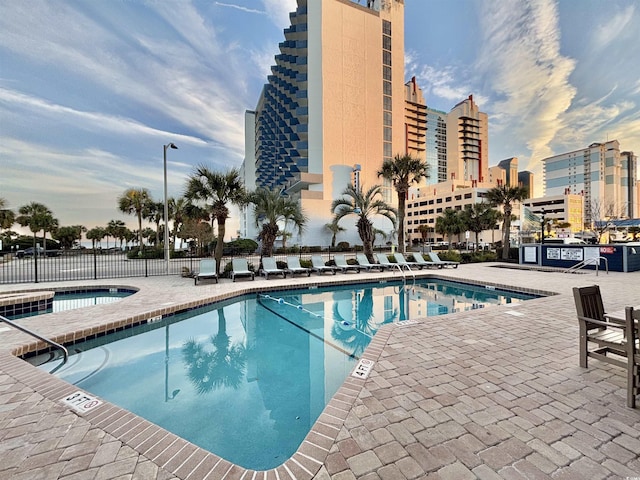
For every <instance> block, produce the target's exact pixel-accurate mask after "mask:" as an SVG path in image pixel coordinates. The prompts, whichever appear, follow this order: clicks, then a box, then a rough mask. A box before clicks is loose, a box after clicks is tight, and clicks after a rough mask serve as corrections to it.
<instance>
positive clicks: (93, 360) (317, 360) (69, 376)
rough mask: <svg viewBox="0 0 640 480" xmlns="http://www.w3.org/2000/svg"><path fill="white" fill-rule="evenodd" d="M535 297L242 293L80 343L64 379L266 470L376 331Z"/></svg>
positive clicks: (442, 288) (408, 291) (391, 287)
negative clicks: (414, 321)
mask: <svg viewBox="0 0 640 480" xmlns="http://www.w3.org/2000/svg"><path fill="white" fill-rule="evenodd" d="M527 298H532V297H531V296H528V295H522V294H517V293H514V292H504V291H499V290H494V289H491V288H487V287H477V286H466V285H461V284H455V283H452V282H436V281H432V280H429V281H421V282H420V283H419V284H416V285H415V286H412V287H411V288H407V287H403V286H402V285H399V284H394V283H386V282H385V283H380V284H363V285H355V286H354V285H350V286H339V287H336V286H334V287H332V288H331V289H320V288H315V289H314V288H313V287H312V288H311V289H309V288H308V289H304V290H291V291H282V292H277V293H269V294H266V295H261V294H260V295H255V294H254V295H246V296H243V297H240V298H238V299H235V300H232V301H225V302H219V303H216V304H213V305H210V306H207V307H202V308H198V309H195V310H191V311H187V312H183V313H180V314H177V315H173V316H169V317H166V318H164V319H162V320H159V321H156V322H153V323H149V324H146V325H141V326H138V327H135V328H131V329H129V330H126V331H122V332H118V333H115V334H112V335H109V336H105V337H102V338H100V339H96V340H91V341H87V342H84V343H83V344H77V345H75V346H74V347H71V348H70V350H71V351H72V353H73V352H75V355H72V357H71V358H70V360H69V362H68V364H67V365H65V366H63V367H62V368H60V369H59V370H58V371H57V372H56V375H57V376H59V377H61V378H63V379H64V380H66V381H68V382H70V383H72V384H75V385H77V386H79V387H81V388H82V389H84V390H86V391H87V392H90V393H93V394H95V395H98V396H100V397H102V398H104V399H106V400H109V401H111V402H112V403H114V404H116V405H119V406H120V407H122V408H125V409H127V410H129V411H132V412H134V413H136V414H138V415H140V416H142V417H144V418H146V419H148V420H149V421H151V422H153V423H156V424H157V425H160V426H161V427H163V428H165V429H167V430H169V431H171V432H173V433H175V434H177V435H179V436H181V437H183V438H185V439H187V440H189V441H191V442H192V443H194V444H196V445H199V446H200V447H202V448H204V449H206V450H209V451H211V452H213V453H215V454H217V455H219V456H221V457H222V458H224V459H226V460H228V461H230V462H232V463H235V464H237V465H240V466H243V467H245V468H250V469H255V470H265V469H269V468H274V467H276V466H278V465H280V464H282V463H283V462H284V461H286V460H287V459H288V458H289V457H290V456H291V455H292V454H293V453H294V452H295V451H296V449H297V448H298V446H299V445H300V443H301V441H302V440H303V439H304V437H305V435H306V434H307V433H308V432H309V430H310V428H311V427H312V426H313V424H314V422H315V421H316V419H317V418H318V416H319V415H320V413H321V412H322V411H323V409H324V407H325V405H326V404H327V403H328V401H329V400H330V399H331V398H332V397H333V395H334V394H335V392H336V391H337V390H338V388H339V387H340V386H341V385H342V383H343V382H344V380H345V378H346V377H347V376H348V375H349V374H350V372H351V371H352V370H353V368H354V366H355V365H356V362H357V360H358V358H359V357H360V356H361V354H362V352H363V351H364V350H365V348H366V346H367V345H368V344H369V342H370V341H371V338H372V337H373V335H374V334H375V332H376V331H377V330H378V329H379V328H380V326H382V325H384V324H386V323H391V322H399V321H404V320H411V319H414V318H419V317H425V316H431V315H440V314H443V313H449V312H452V311H459V310H466V309H475V308H485V307H487V306H490V305H498V304H511V303H516V302H520V301H522V300H525V299H527ZM51 367H52V365H51V364H48V365H46V368H47V369H50V368H51Z"/></svg>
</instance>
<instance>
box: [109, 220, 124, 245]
mask: <svg viewBox="0 0 640 480" xmlns="http://www.w3.org/2000/svg"><path fill="white" fill-rule="evenodd" d="M126 230H127V226H126V225H125V223H124V222H123V221H122V220H109V223H108V224H107V228H106V229H105V233H106V234H107V236H108V237H113V239H114V242H113V243H114V245H115V240H120V248H122V241H123V240H124V237H125V231H126ZM107 248H109V241H108V240H107Z"/></svg>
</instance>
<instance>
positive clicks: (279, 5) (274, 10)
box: [262, 0, 297, 29]
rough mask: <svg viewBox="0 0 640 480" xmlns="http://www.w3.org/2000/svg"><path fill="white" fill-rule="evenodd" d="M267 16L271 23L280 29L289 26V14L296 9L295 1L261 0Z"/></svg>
mask: <svg viewBox="0 0 640 480" xmlns="http://www.w3.org/2000/svg"><path fill="white" fill-rule="evenodd" d="M262 1H263V3H264V8H265V10H266V12H267V15H268V16H269V18H270V19H271V21H272V22H273V23H274V24H275V25H276V26H278V27H280V28H283V29H284V28H286V27H288V26H289V25H291V22H290V21H289V13H290V12H293V11H295V10H296V8H297V2H296V0H262Z"/></svg>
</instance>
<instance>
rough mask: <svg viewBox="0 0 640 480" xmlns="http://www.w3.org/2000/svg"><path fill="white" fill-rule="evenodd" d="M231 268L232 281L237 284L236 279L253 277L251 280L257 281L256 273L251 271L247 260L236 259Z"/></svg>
mask: <svg viewBox="0 0 640 480" xmlns="http://www.w3.org/2000/svg"><path fill="white" fill-rule="evenodd" d="M231 266H232V268H231V281H233V282H235V281H236V277H251V280H255V278H256V277H255V273H253V272H252V271H251V270H249V265H248V264H247V259H246V258H234V259H233V260H232V261H231Z"/></svg>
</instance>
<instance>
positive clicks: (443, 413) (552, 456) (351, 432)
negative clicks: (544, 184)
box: [0, 265, 640, 480]
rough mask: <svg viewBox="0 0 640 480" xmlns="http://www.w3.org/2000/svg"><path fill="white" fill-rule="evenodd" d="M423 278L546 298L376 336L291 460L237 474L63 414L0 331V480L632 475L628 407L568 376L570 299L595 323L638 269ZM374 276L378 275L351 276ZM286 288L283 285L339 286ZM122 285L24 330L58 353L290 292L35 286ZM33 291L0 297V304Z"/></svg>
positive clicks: (109, 409)
mask: <svg viewBox="0 0 640 480" xmlns="http://www.w3.org/2000/svg"><path fill="white" fill-rule="evenodd" d="M427 274H431V275H438V276H446V277H448V278H451V279H465V280H472V281H479V282H484V283H489V284H496V285H510V286H513V287H519V288H527V289H537V290H541V291H547V292H554V293H556V294H557V295H553V296H549V297H545V298H540V299H536V300H530V301H527V302H524V303H522V304H519V305H517V306H509V305H504V306H500V307H492V308H487V309H482V310H473V311H469V312H464V313H457V314H452V315H446V316H441V317H430V318H427V319H423V320H421V321H420V322H419V323H417V324H414V325H408V326H397V325H388V326H385V327H383V328H382V329H381V330H380V331H379V333H378V334H377V335H376V337H375V339H374V342H373V343H372V345H371V346H370V347H369V348H368V350H367V351H366V352H365V357H366V358H369V359H371V360H374V361H375V362H376V363H375V366H374V369H373V371H372V373H371V375H370V376H369V378H368V379H366V380H364V381H363V380H359V379H354V378H352V377H350V378H349V379H347V381H346V382H345V384H344V385H343V387H342V388H341V389H340V390H339V392H338V393H337V394H336V396H335V397H334V398H333V400H332V401H331V403H330V405H329V406H327V408H326V409H325V411H324V412H323V414H322V415H321V417H320V418H319V420H318V422H316V425H315V426H314V428H313V430H312V432H311V433H310V434H309V436H308V437H307V439H306V440H305V442H304V443H303V444H302V446H301V447H300V449H299V450H298V452H297V453H296V454H295V455H294V456H293V457H292V459H290V460H289V461H287V462H286V463H285V464H283V465H282V466H281V467H279V468H277V469H274V470H270V471H267V472H252V471H247V470H244V469H242V468H239V467H237V466H234V465H231V464H229V463H228V462H226V461H225V460H222V459H220V458H218V457H216V456H215V455H212V454H210V453H208V452H205V451H203V450H201V449H199V448H198V447H195V446H194V445H192V444H190V443H188V442H186V441H184V440H182V439H180V438H179V437H176V436H174V435H172V434H170V433H168V432H166V431H164V430H162V429H160V428H158V427H156V426H154V425H153V424H150V423H149V422H146V421H145V420H143V419H141V418H139V417H137V416H135V415H133V414H131V413H129V412H126V411H124V410H121V409H119V408H118V407H115V406H113V405H111V404H109V403H106V402H105V404H103V405H101V406H100V407H98V408H96V409H95V410H92V411H91V412H89V413H87V414H85V415H78V414H76V413H74V412H73V411H72V410H70V409H68V408H67V407H65V406H64V405H62V404H61V403H60V401H59V400H60V399H61V398H64V397H65V396H67V395H69V394H70V393H72V392H74V391H76V390H77V388H76V387H73V386H71V385H68V384H66V383H65V382H62V381H60V380H58V379H56V378H54V377H52V376H50V375H48V374H46V373H44V372H42V371H40V370H37V369H35V368H33V367H31V366H30V365H28V364H27V363H26V362H23V361H21V360H19V359H17V358H15V357H14V356H13V355H11V354H10V353H11V352H14V353H15V352H23V351H28V350H29V349H32V348H33V347H34V346H35V342H34V341H33V340H32V339H30V338H29V337H28V336H26V335H24V334H22V333H20V332H15V331H13V330H5V329H3V328H2V326H1V325H0V328H1V330H0V479H2V480H22V479H25V480H27V479H28V480H38V479H43V480H55V479H64V480H79V479H87V480H97V479H122V480H124V479H160V480H164V479H189V480H204V479H223V478H224V479H252V480H253V479H258V478H260V479H261V480H268V479H273V480H288V479H298V480H308V479H311V478H318V479H323V480H324V479H329V478H331V479H334V480H350V479H353V478H362V479H370V480H378V479H380V480H387V479H389V480H391V479H405V478H407V479H423V478H424V479H434V480H446V479H451V480H466V479H476V478H478V479H483V480H493V479H507V480H510V479H513V480H516V479H545V478H553V479H567V480H569V479H580V480H582V479H624V478H634V477H638V478H640V409H635V410H632V409H628V408H626V406H625V395H626V393H625V392H626V390H625V376H624V372H623V371H622V370H621V369H619V368H615V367H612V366H608V365H602V364H601V363H600V362H596V361H592V362H591V363H590V367H589V369H582V368H580V367H579V366H578V342H577V340H578V326H577V321H576V318H575V310H574V306H573V299H572V297H571V287H573V286H583V285H592V284H596V283H597V284H599V285H600V286H601V289H602V292H603V296H604V303H605V307H606V309H607V310H608V311H613V310H621V309H622V308H623V307H624V306H625V305H640V272H636V273H628V274H624V273H616V272H612V273H610V274H608V275H607V274H603V273H600V275H599V276H596V275H595V273H586V274H579V275H570V274H562V273H558V272H536V271H524V270H516V269H505V268H496V267H492V266H488V265H462V266H461V267H460V268H458V269H457V270H438V271H430V272H427ZM365 275H366V276H369V275H371V276H376V277H380V276H383V275H388V274H379V273H372V274H360V277H358V278H364V277H365ZM355 278H356V276H355V275H353V274H351V275H340V274H338V275H336V276H335V277H333V276H317V275H314V276H311V277H310V278H309V279H307V278H306V277H305V278H302V279H301V278H296V281H295V285H296V287H299V286H300V285H301V284H302V283H303V282H306V281H307V280H308V281H309V282H312V283H313V284H321V283H332V282H335V281H339V280H344V279H349V280H353V279H355ZM107 283H110V284H111V285H112V286H128V287H136V288H139V289H140V291H139V292H138V293H136V294H135V295H132V296H131V297H128V298H126V299H124V300H122V301H120V302H118V303H116V304H111V305H98V306H94V307H88V308H85V309H79V310H75V311H69V312H60V313H56V314H50V315H46V316H41V317H37V318H30V319H25V320H23V321H22V322H24V324H25V325H27V326H29V327H31V328H33V329H35V330H37V331H38V332H40V333H42V334H44V335H46V336H49V337H51V338H54V339H59V340H65V341H66V340H69V339H72V338H82V337H86V336H88V335H91V334H96V333H99V332H101V331H105V330H113V329H117V328H120V327H121V326H122V325H125V324H130V323H132V322H138V321H141V320H143V319H145V318H149V317H151V316H155V315H158V314H166V313H170V312H172V311H174V310H176V309H177V308H178V306H179V305H184V304H189V305H199V304H202V303H206V302H209V301H211V300H212V299H215V298H220V297H227V296H230V295H234V294H235V293H237V292H238V291H240V290H244V289H254V288H261V287H266V288H269V287H272V288H273V287H279V286H285V285H291V284H292V282H291V280H289V279H287V280H280V279H271V280H268V281H266V280H262V279H256V281H255V282H250V281H241V282H238V283H231V282H229V281H227V280H223V281H221V283H220V284H218V285H216V284H212V283H205V284H202V285H198V286H197V287H194V285H193V280H189V279H183V278H179V277H166V278H165V277H155V278H140V279H136V278H132V279H119V280H112V281H110V282H105V281H100V282H81V283H80V282H65V283H60V284H49V283H46V284H39V285H37V287H38V288H40V289H47V288H54V287H70V286H72V285H105V284H107ZM33 287H34V285H12V286H2V287H0V293H5V292H8V291H18V290H24V289H28V288H33Z"/></svg>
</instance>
